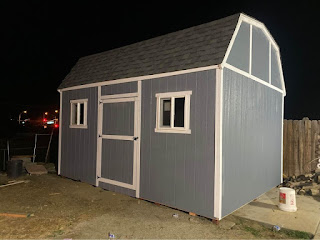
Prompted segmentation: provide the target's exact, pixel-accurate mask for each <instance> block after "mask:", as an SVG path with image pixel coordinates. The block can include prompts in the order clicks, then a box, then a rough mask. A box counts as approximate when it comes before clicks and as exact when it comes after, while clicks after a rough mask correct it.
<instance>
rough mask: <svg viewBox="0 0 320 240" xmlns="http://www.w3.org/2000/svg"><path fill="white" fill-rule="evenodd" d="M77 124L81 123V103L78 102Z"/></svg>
mask: <svg viewBox="0 0 320 240" xmlns="http://www.w3.org/2000/svg"><path fill="white" fill-rule="evenodd" d="M77 125H80V103H77Z"/></svg>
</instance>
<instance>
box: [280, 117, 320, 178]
mask: <svg viewBox="0 0 320 240" xmlns="http://www.w3.org/2000/svg"><path fill="white" fill-rule="evenodd" d="M319 157H320V121H319V120H312V121H311V120H309V119H308V118H304V119H302V120H284V125H283V173H284V174H286V175H287V176H292V175H296V176H297V175H300V174H305V173H310V171H312V170H314V169H316V166H317V163H318V161H317V160H316V161H315V159H316V158H319ZM313 160H314V161H313Z"/></svg>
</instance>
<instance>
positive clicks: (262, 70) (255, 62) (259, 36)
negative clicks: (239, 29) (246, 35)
mask: <svg viewBox="0 0 320 240" xmlns="http://www.w3.org/2000/svg"><path fill="white" fill-rule="evenodd" d="M252 75H254V76H256V77H258V78H260V79H262V80H264V81H266V82H269V40H268V38H267V36H266V35H265V34H264V32H263V31H262V29H261V28H257V27H255V26H252Z"/></svg>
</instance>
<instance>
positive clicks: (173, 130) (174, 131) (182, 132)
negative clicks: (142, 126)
mask: <svg viewBox="0 0 320 240" xmlns="http://www.w3.org/2000/svg"><path fill="white" fill-rule="evenodd" d="M154 131H155V132H157V133H179V134H191V130H190V129H175V128H167V129H159V128H155V129H154Z"/></svg>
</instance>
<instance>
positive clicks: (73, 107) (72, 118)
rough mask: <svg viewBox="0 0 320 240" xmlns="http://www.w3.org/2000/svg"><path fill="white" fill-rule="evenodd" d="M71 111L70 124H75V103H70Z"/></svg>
mask: <svg viewBox="0 0 320 240" xmlns="http://www.w3.org/2000/svg"><path fill="white" fill-rule="evenodd" d="M71 108H72V109H71V111H72V114H71V124H72V125H77V115H78V114H77V103H72V105H71Z"/></svg>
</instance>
